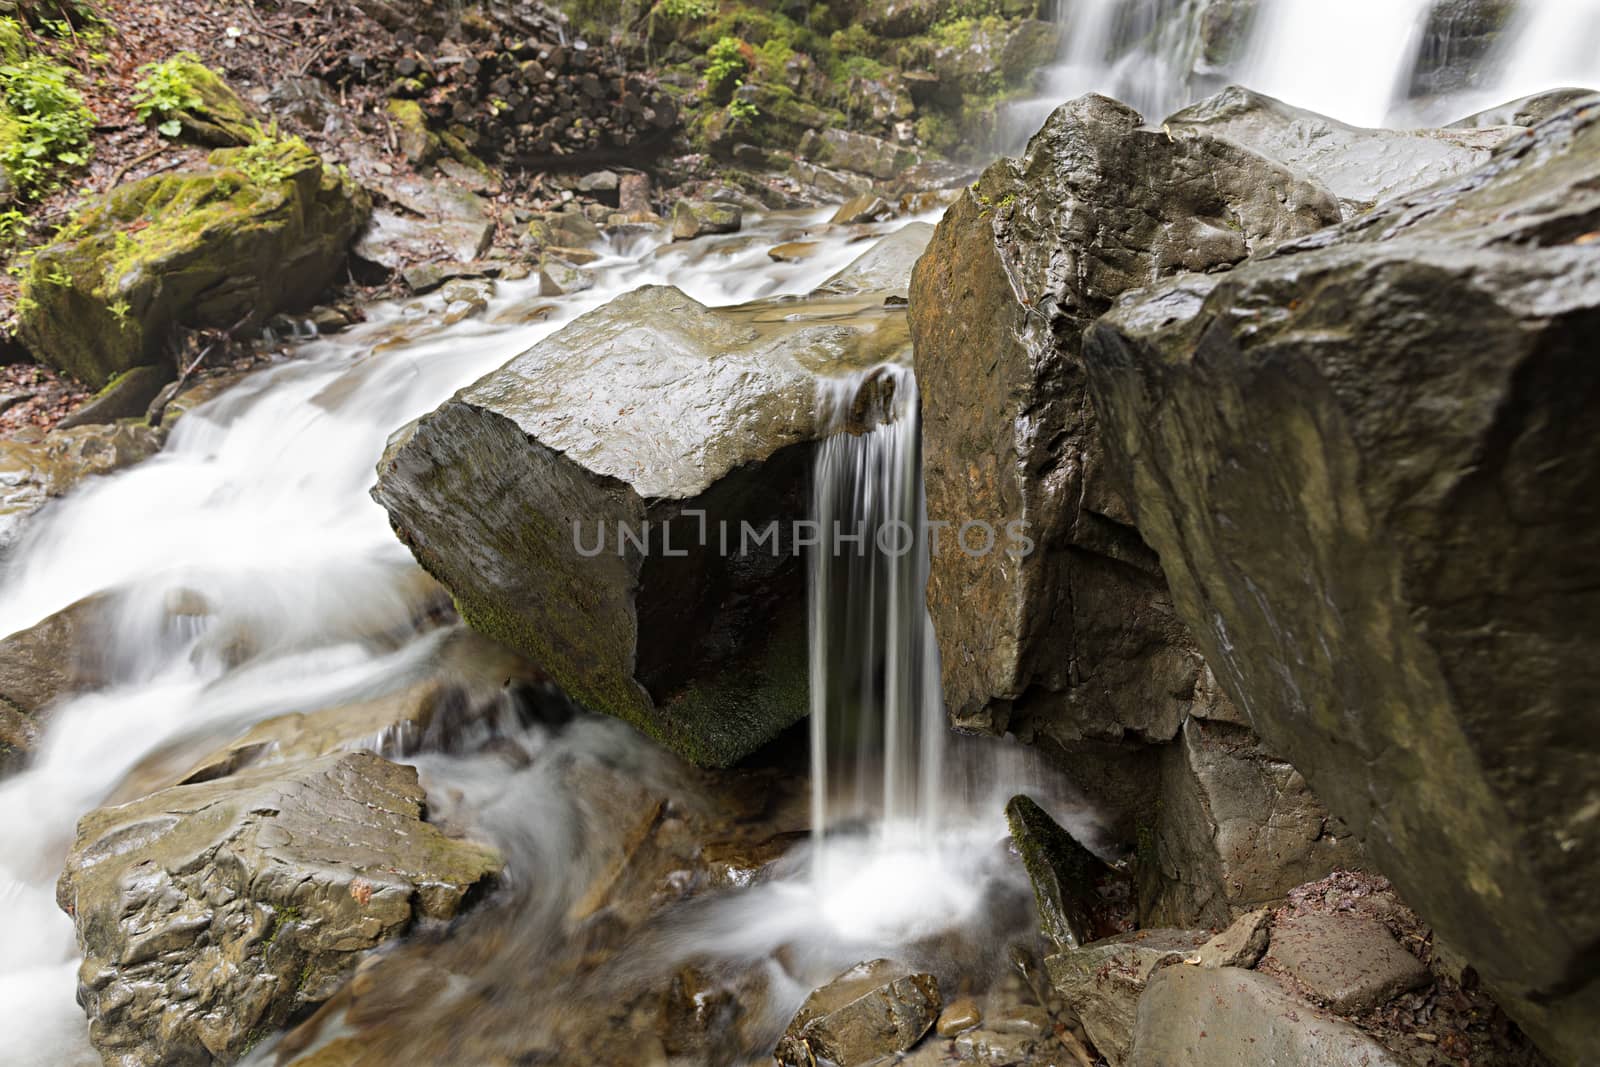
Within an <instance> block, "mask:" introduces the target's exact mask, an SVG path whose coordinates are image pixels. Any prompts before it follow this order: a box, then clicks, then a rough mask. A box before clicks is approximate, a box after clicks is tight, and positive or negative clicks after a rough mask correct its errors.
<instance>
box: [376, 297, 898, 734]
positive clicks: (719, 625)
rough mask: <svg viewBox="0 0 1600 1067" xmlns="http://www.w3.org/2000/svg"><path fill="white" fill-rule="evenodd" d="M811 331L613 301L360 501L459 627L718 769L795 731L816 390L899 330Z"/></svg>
mask: <svg viewBox="0 0 1600 1067" xmlns="http://www.w3.org/2000/svg"><path fill="white" fill-rule="evenodd" d="M880 303H881V302H880ZM808 308H812V305H808V304H806V303H804V302H799V301H792V300H791V301H783V302H779V303H775V304H757V305H748V306H746V307H742V308H733V309H726V310H713V309H710V308H707V307H704V306H703V305H701V304H699V303H697V302H695V301H694V300H692V299H690V298H689V297H687V296H685V295H684V294H683V293H681V292H679V291H678V290H677V289H673V288H668V287H662V286H647V287H645V288H642V289H639V290H636V291H634V292H632V293H629V294H627V295H624V296H621V297H618V298H617V299H615V300H613V301H612V302H611V303H609V304H607V305H606V306H605V307H603V308H600V309H599V310H596V311H593V312H590V313H589V314H587V315H585V316H583V317H582V318H579V319H577V320H576V321H574V322H573V323H571V324H569V325H568V326H566V327H564V328H563V329H562V330H560V331H559V332H557V333H555V334H553V335H552V336H550V337H549V338H547V339H545V340H543V341H541V342H540V343H539V344H537V345H535V346H534V347H533V348H532V349H530V350H529V351H527V352H526V353H524V354H523V355H521V356H519V357H517V358H516V359H514V360H512V361H511V362H510V363H508V364H506V365H505V366H504V367H502V368H501V369H499V370H497V371H494V372H492V373H491V374H489V375H487V376H485V377H484V378H483V379H481V380H480V381H478V382H477V383H476V384H474V385H472V386H469V387H468V388H466V389H464V390H462V391H461V392H460V393H458V394H456V396H455V397H453V398H452V399H451V400H449V401H448V402H446V403H445V404H444V405H443V406H441V407H440V408H438V409H437V410H436V411H434V412H432V413H431V414H429V415H425V416H424V417H423V418H422V419H421V420H419V421H418V422H417V423H416V424H414V425H413V426H411V427H409V428H407V429H406V430H404V431H403V432H401V433H400V434H398V435H397V436H396V437H395V439H394V440H393V441H392V442H391V444H390V447H389V450H388V452H387V454H386V455H385V457H384V459H383V462H382V463H381V464H380V467H379V476H378V484H377V487H376V489H375V490H374V496H375V497H376V499H377V500H378V501H379V502H380V503H381V504H383V505H384V507H386V508H387V509H388V510H389V515H390V521H391V522H392V524H393V525H394V527H395V530H396V532H397V533H398V534H399V535H400V537H401V539H402V540H404V541H405V542H406V544H407V545H408V546H409V547H410V548H411V550H412V552H413V553H414V554H415V555H416V557H417V559H418V561H419V562H421V563H422V565H423V566H424V567H425V568H427V569H428V570H429V571H430V572H431V573H432V574H433V575H434V576H435V577H437V578H438V579H439V580H440V581H442V582H443V583H444V584H445V585H446V586H448V587H449V588H450V590H451V592H452V593H453V594H454V596H455V600H456V605H457V607H458V609H459V610H460V612H461V615H462V617H463V618H464V619H465V620H466V621H467V622H468V623H469V624H471V625H472V626H474V627H475V628H477V629H479V630H480V631H482V632H483V633H485V634H487V635H489V636H490V637H493V638H495V639H496V640H499V641H501V642H502V643H504V644H506V645H508V646H510V647H512V648H515V649H517V650H519V651H521V652H523V653H524V654H526V655H528V656H529V657H530V658H531V659H532V660H533V661H534V662H535V663H537V664H538V665H539V666H540V667H542V668H543V669H545V670H546V671H548V672H549V674H550V675H551V677H552V678H553V679H554V680H555V681H556V682H557V683H558V684H559V685H560V686H561V687H562V688H563V689H565V690H566V692H568V693H569V694H571V695H572V696H573V698H574V699H576V700H578V701H579V702H581V703H583V704H585V705H587V706H588V707H590V708H592V709H594V710H597V711H603V712H607V713H609V714H612V715H617V716H620V717H621V718H623V719H626V720H628V721H629V722H631V723H633V724H634V725H636V726H638V727H640V728H641V729H643V730H645V731H646V732H647V733H649V734H650V735H652V736H654V737H656V738H658V739H659V740H662V741H664V742H666V743H667V744H669V745H670V746H672V747H673V748H675V749H676V750H677V751H679V752H680V753H683V754H684V755H686V756H688V757H689V758H690V759H692V760H694V761H696V762H698V763H702V764H719V765H720V764H727V763H731V762H733V761H735V760H737V759H739V758H740V757H741V756H743V755H745V754H747V753H749V752H751V751H753V750H754V749H755V748H757V747H759V746H760V745H761V744H763V743H765V742H766V741H768V740H770V739H772V738H773V737H774V736H776V735H777V733H778V732H780V731H781V730H783V729H784V728H785V727H787V726H789V725H790V724H792V723H793V722H795V721H796V720H797V719H799V718H800V717H801V716H803V715H804V714H805V713H806V710H807V699H806V670H807V669H806V642H805V594H804V575H803V574H802V572H801V567H800V564H799V560H798V558H797V557H796V556H795V555H794V547H795V546H794V544H793V541H794V540H795V539H794V537H793V536H792V528H791V527H790V525H789V524H790V522H791V521H792V520H796V519H803V518H805V517H806V515H807V511H808V495H807V494H808V480H809V476H810V466H811V443H812V442H813V441H814V440H816V439H817V437H818V436H819V435H820V434H822V433H824V432H825V430H826V426H825V424H824V418H823V417H822V416H819V414H818V411H817V408H818V405H817V389H818V380H819V377H821V376H826V375H838V374H844V373H847V372H849V371H851V370H854V369H860V368H864V367H866V366H871V365H873V364H875V363H877V362H879V361H881V360H904V359H905V358H906V354H907V352H906V349H907V340H906V335H905V332H904V316H903V315H902V314H900V313H897V312H894V311H892V310H886V309H883V308H881V307H875V306H865V307H864V306H862V305H861V304H860V303H859V302H855V303H846V302H844V301H843V300H842V298H841V299H840V302H839V303H828V302H819V303H817V304H815V306H814V309H813V310H808ZM813 315H815V321H812V317H813ZM624 530H625V531H626V535H624V533H623V532H622V531H624Z"/></svg>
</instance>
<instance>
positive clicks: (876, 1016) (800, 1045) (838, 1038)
mask: <svg viewBox="0 0 1600 1067" xmlns="http://www.w3.org/2000/svg"><path fill="white" fill-rule="evenodd" d="M942 1006H943V1001H942V1000H941V998H940V996H939V982H938V980H937V979H936V978H934V976H933V975H931V974H920V973H915V972H912V971H910V970H908V969H907V968H905V967H902V966H899V965H898V964H895V963H892V962H890V961H889V960H873V961H871V962H869V963H863V964H859V965H858V966H856V967H852V968H851V969H850V970H848V971H846V972H844V973H843V974H841V975H840V976H839V977H838V978H836V979H834V980H833V981H832V982H829V983H828V984H827V985H825V986H823V987H822V988H821V989H818V990H817V991H816V992H814V993H812V994H811V996H809V997H808V998H806V1002H805V1004H804V1005H803V1006H802V1007H801V1008H800V1012H799V1014H797V1015H796V1016H795V1017H794V1021H793V1022H792V1023H790V1024H789V1030H788V1032H787V1033H785V1034H784V1037H783V1040H782V1041H780V1042H779V1043H778V1051H777V1060H778V1062H779V1063H781V1064H785V1065H786V1067H811V1065H812V1064H815V1063H817V1062H818V1061H819V1060H821V1061H827V1062H832V1063H836V1064H838V1065H839V1067H860V1065H862V1064H868V1063H873V1062H875V1061H877V1060H880V1059H883V1058H884V1057H886V1056H892V1055H894V1054H895V1053H897V1052H904V1051H905V1050H906V1049H908V1048H910V1047H911V1046H912V1045H914V1044H916V1043H917V1041H918V1039H920V1038H921V1037H922V1035H923V1034H925V1033H927V1032H928V1029H929V1028H930V1027H931V1026H933V1024H934V1021H935V1020H936V1019H937V1018H938V1017H939V1010H940V1008H941V1007H942Z"/></svg>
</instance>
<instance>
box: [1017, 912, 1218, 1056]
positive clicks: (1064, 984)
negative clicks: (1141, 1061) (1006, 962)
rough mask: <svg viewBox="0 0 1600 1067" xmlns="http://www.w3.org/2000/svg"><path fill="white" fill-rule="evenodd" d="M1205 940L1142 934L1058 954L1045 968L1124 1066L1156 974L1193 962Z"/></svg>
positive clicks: (1199, 935) (1177, 933)
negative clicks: (1144, 996)
mask: <svg viewBox="0 0 1600 1067" xmlns="http://www.w3.org/2000/svg"><path fill="white" fill-rule="evenodd" d="M1205 939H1206V932H1205V931H1204V930H1140V931H1138V932H1136V933H1131V934H1121V935H1119V936H1117V937H1109V938H1106V939H1105V940H1103V941H1096V942H1094V943H1093V944H1089V945H1084V946H1083V947H1082V948H1076V949H1070V950H1068V951H1065V952H1058V953H1056V954H1055V955H1053V956H1049V957H1047V958H1046V959H1045V970H1046V971H1047V972H1049V975H1050V983H1051V984H1052V985H1053V986H1054V987H1055V990H1056V992H1057V993H1059V994H1061V998H1062V999H1063V1000H1065V1001H1066V1002H1067V1006H1068V1007H1069V1008H1071V1009H1072V1011H1073V1012H1074V1013H1075V1014H1076V1015H1077V1016H1078V1020H1079V1021H1080V1022H1082V1023H1083V1028H1084V1031H1085V1032H1086V1033H1087V1034H1088V1035H1089V1040H1090V1041H1092V1042H1094V1047H1095V1048H1096V1049H1097V1050H1098V1051H1099V1052H1100V1055H1102V1056H1104V1057H1105V1060H1106V1062H1107V1063H1109V1064H1111V1065H1112V1067H1120V1065H1121V1064H1123V1063H1126V1062H1127V1060H1128V1055H1129V1051H1130V1050H1131V1048H1132V1047H1133V1031H1134V1023H1135V1021H1136V1019H1137V1016H1138V1010H1139V998H1140V996H1141V995H1142V994H1143V993H1144V990H1145V985H1146V983H1147V982H1148V981H1149V980H1150V975H1151V974H1152V973H1153V972H1154V971H1155V970H1156V968H1157V967H1160V966H1163V965H1165V964H1169V963H1172V964H1181V963H1182V961H1184V960H1186V959H1189V958H1190V957H1191V956H1193V954H1194V952H1195V949H1196V948H1197V947H1199V946H1200V945H1201V944H1202V943H1204V941H1205Z"/></svg>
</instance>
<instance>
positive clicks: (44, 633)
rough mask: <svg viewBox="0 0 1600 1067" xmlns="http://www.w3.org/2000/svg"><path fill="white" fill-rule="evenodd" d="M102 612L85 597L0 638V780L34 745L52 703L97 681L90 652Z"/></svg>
mask: <svg viewBox="0 0 1600 1067" xmlns="http://www.w3.org/2000/svg"><path fill="white" fill-rule="evenodd" d="M107 610H108V605H107V601H106V599H105V598H103V597H91V598H89V599H88V600H82V601H79V602H78V603H76V604H74V605H72V606H71V607H69V608H65V609H63V610H62V611H58V612H56V613H55V614H54V615H51V616H50V617H49V618H47V619H45V620H43V621H42V622H40V623H38V624H37V625H35V626H32V627H30V628H28V629H26V630H23V631H20V632H19V633H14V634H12V635H11V636H9V637H7V638H5V639H4V640H0V777H3V776H4V775H5V774H6V773H7V772H9V771H14V770H16V769H17V768H18V767H19V766H21V764H22V763H23V761H24V760H25V759H26V758H27V756H28V753H29V752H31V751H32V750H33V749H34V748H35V747H36V746H37V745H38V743H39V739H40V738H41V737H42V736H43V734H44V729H45V725H46V722H47V720H48V718H49V713H50V709H51V705H52V704H54V703H55V701H57V700H58V699H60V698H62V697H66V696H70V695H71V694H73V693H75V692H78V691H81V690H82V689H86V688H91V687H93V686H94V685H95V684H97V683H98V682H99V680H100V679H101V677H102V674H103V671H102V668H101V664H100V663H99V662H98V659H97V657H96V655H95V652H96V650H97V649H98V648H99V647H100V644H101V630H102V629H103V628H104V626H105V623H106V613H107Z"/></svg>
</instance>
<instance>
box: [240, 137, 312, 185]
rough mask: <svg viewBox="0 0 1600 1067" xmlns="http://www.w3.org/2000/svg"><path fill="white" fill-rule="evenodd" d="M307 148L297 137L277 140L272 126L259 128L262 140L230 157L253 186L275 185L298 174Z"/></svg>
mask: <svg viewBox="0 0 1600 1067" xmlns="http://www.w3.org/2000/svg"><path fill="white" fill-rule="evenodd" d="M310 151H311V149H310V148H309V147H308V146H307V145H306V143H305V142H304V141H302V140H301V139H300V138H298V137H289V138H286V139H284V140H281V141H280V140H278V138H277V130H276V128H274V129H272V130H270V131H262V139H261V140H259V141H257V142H255V143H254V144H250V145H246V146H245V147H243V148H241V149H239V150H238V152H237V154H235V155H234V157H233V161H232V162H233V165H234V166H235V167H236V168H238V169H239V170H240V171H241V172H242V173H243V174H244V176H245V177H246V178H249V179H250V180H251V181H252V182H254V183H255V184H257V185H276V184H278V183H279V182H281V181H284V180H285V179H288V178H291V177H293V176H294V175H295V174H297V173H299V172H300V171H301V169H303V166H304V157H305V155H306V154H307V153H309V152H310Z"/></svg>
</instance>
